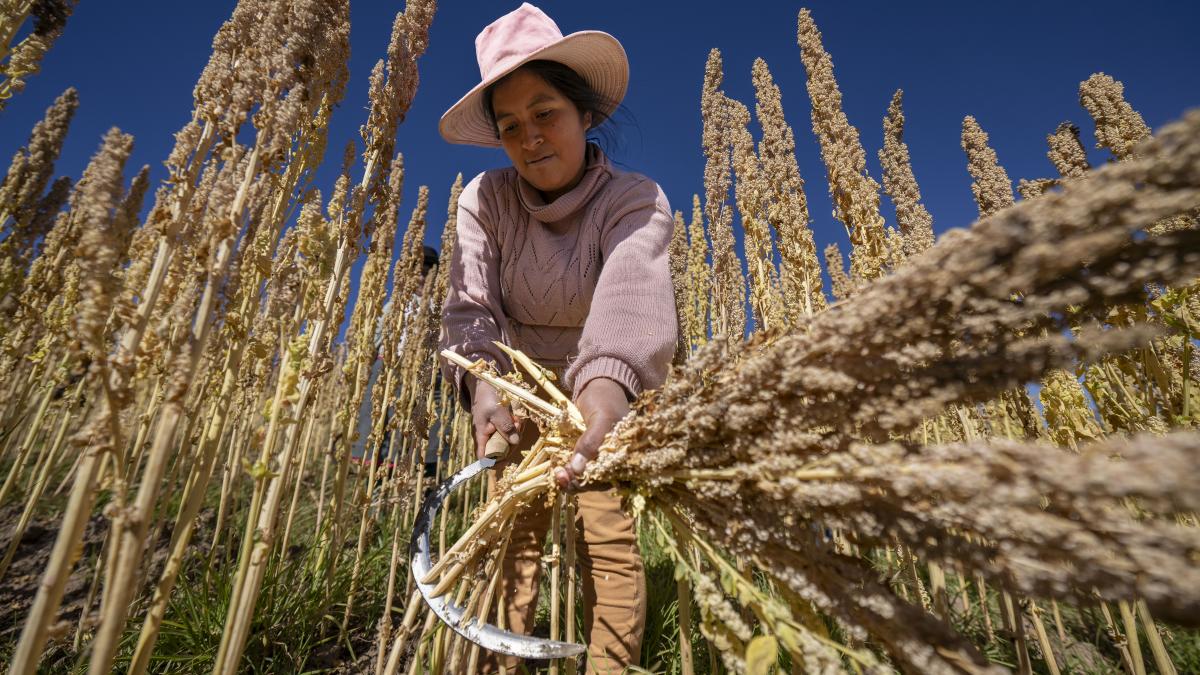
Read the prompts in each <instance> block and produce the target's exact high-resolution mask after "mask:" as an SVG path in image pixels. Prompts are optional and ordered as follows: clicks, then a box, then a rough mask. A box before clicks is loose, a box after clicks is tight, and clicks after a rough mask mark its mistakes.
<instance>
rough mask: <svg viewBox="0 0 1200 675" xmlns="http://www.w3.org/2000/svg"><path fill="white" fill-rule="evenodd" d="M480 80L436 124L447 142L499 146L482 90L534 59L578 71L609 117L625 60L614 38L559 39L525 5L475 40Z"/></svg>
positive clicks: (623, 84)
mask: <svg viewBox="0 0 1200 675" xmlns="http://www.w3.org/2000/svg"><path fill="white" fill-rule="evenodd" d="M475 58H476V60H477V61H479V74H480V76H481V77H482V81H481V82H480V83H479V84H477V85H475V86H474V87H473V88H472V89H471V91H469V92H467V95H466V96H463V97H462V98H460V99H459V100H458V103H455V104H454V105H452V106H450V109H449V110H447V111H446V113H445V114H444V115H442V119H441V121H440V122H439V123H438V131H439V132H440V133H441V134H442V138H444V139H446V140H447V141H449V142H451V143H462V144H467V145H482V146H486V147H492V148H498V147H500V141H499V139H497V138H496V129H495V126H494V125H493V124H492V122H491V121H489V120H488V116H487V112H486V111H485V110H484V109H483V91H484V90H485V89H487V88H488V86H489V85H491V84H493V83H494V82H496V81H497V80H499V79H500V78H502V77H504V76H505V75H508V74H509V73H511V72H513V71H514V70H516V69H517V68H520V67H521V66H523V65H525V64H526V63H529V62H530V61H534V60H537V59H545V60H547V61H557V62H559V63H561V64H563V65H565V66H567V67H569V68H571V69H572V70H574V71H575V72H576V73H579V75H580V76H581V77H583V79H584V80H585V81H587V83H588V84H589V85H590V86H591V87H592V89H594V90H596V92H597V93H598V94H600V96H602V97H603V98H604V100H605V101H606V102H607V104H608V105H607V106H606V107H607V109H606V110H602V111H601V112H603V113H604V115H605V116H606V117H607V116H609V115H611V114H612V113H613V111H614V110H616V109H617V106H618V105H619V104H620V103H621V99H623V98H625V90H626V88H627V87H628V85H629V61H628V59H627V58H626V57H625V49H624V47H622V46H621V43H620V42H617V39H616V38H614V37H613V36H611V35H609V34H608V33H605V32H602V31H598V30H584V31H579V32H578V33H571V34H570V35H567V36H565V37H564V36H563V34H562V31H561V30H559V28H558V25H557V24H556V23H554V20H553V19H551V18H550V17H548V16H546V13H545V12H543V11H542V10H540V9H538V8H537V7H534V6H533V5H531V4H529V3H528V2H526V3H524V4H522V5H521V6H520V7H518V8H517V9H515V10H513V11H512V12H509V13H508V14H505V15H504V16H502V17H500V18H499V19H496V20H495V21H494V22H492V24H491V25H489V26H488V27H487V28H484V29H483V31H482V32H480V33H479V35H477V36H475Z"/></svg>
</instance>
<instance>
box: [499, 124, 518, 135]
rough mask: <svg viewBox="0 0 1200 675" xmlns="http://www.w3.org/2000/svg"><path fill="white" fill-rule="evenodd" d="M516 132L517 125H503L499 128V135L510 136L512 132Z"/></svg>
mask: <svg viewBox="0 0 1200 675" xmlns="http://www.w3.org/2000/svg"><path fill="white" fill-rule="evenodd" d="M516 130H517V125H515V124H505V125H504V126H502V127H500V133H502V134H505V135H508V134H511V133H512V132H514V131H516Z"/></svg>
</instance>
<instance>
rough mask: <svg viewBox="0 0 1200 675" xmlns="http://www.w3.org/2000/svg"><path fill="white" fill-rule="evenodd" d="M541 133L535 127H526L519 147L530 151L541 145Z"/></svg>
mask: <svg viewBox="0 0 1200 675" xmlns="http://www.w3.org/2000/svg"><path fill="white" fill-rule="evenodd" d="M542 140H543V138H542V131H541V129H539V128H538V127H536V126H532V125H531V126H529V127H526V131H525V136H524V138H522V139H521V147H523V148H525V149H526V150H532V149H534V148H536V147H537V146H539V145H541V144H542Z"/></svg>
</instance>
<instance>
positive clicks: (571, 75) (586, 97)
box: [483, 59, 624, 154]
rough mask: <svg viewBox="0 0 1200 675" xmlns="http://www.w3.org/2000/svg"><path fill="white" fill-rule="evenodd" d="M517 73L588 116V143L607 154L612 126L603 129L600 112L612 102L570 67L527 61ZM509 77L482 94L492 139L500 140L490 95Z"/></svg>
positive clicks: (604, 115)
mask: <svg viewBox="0 0 1200 675" xmlns="http://www.w3.org/2000/svg"><path fill="white" fill-rule="evenodd" d="M517 70H528V71H529V72H531V73H533V74H534V75H537V76H538V77H540V78H542V79H543V80H545V81H546V84H549V85H550V86H551V87H554V88H555V89H557V90H558V92H559V93H560V94H562V95H563V96H564V97H566V98H567V99H568V100H569V101H571V103H574V104H575V107H576V108H578V109H579V114H580V115H582V114H584V113H587V112H590V113H592V126H591V127H590V128H589V129H588V140H590V141H595V142H598V143H599V144H600V146H601V147H602V148H604V151H605V154H608V147H606V146H608V145H610V144H611V143H612V142H613V141H614V140H615V139H614V137H613V135H612V127H613V124H612V123H610V124H608V125H605V124H604V123H605V122H607V121H609V119H610V118H611V116H610V115H608V114H606V113H605V112H604V111H605V110H608V109H610V108H612V107H613V105H612V103H613V102H612V101H610V100H608V98H607V97H605V96H604V95H603V94H601V93H600V92H598V91H596V90H595V89H593V88H592V86H591V85H590V84H588V82H587V80H585V79H583V77H582V76H581V75H580V74H579V73H577V72H575V71H574V70H573V69H572V68H571V67H570V66H566V65H564V64H562V63H559V62H558V61H547V60H545V59H537V60H534V61H530V62H529V63H526V64H525V65H523V66H521V67H520V68H518V69H517ZM517 70H514V71H513V72H512V73H509V74H507V75H505V76H504V77H502V78H500V79H499V80H496V81H495V82H493V83H491V84H490V85H488V88H487V89H484V90H483V112H484V114H486V115H487V118H488V121H489V122H491V124H492V133H494V134H495V135H496V138H497V139H498V138H500V130H499V129H497V128H496V111H495V110H494V109H493V108H492V92H493V91H495V89H496V87H497V86H499V85H500V83H502V82H504V81H505V80H507V79H508V78H510V77H512V75H513V73H515V72H517ZM617 109H618V110H621V111H624V106H620V105H618V106H617Z"/></svg>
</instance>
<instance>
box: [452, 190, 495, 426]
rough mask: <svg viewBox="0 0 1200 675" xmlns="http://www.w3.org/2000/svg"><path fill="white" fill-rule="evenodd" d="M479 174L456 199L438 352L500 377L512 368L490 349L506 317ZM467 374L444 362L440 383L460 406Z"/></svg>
mask: <svg viewBox="0 0 1200 675" xmlns="http://www.w3.org/2000/svg"><path fill="white" fill-rule="evenodd" d="M487 180H488V179H487V176H486V174H479V175H478V176H476V177H475V178H474V179H473V180H472V181H471V182H470V183H468V184H467V186H466V187H464V188H463V191H462V194H461V195H460V196H459V198H458V240H457V243H456V244H455V246H454V255H453V256H452V258H451V261H450V265H451V267H450V275H449V288H448V289H447V291H446V301H445V304H444V305H443V307H442V327H441V333H440V335H439V340H438V348H439V351H440V350H441V349H450V350H452V351H455V352H457V353H459V354H461V355H463V356H465V357H466V358H468V359H471V360H472V361H474V360H476V359H480V358H482V359H485V360H487V361H490V362H492V363H494V364H496V367H497V368H499V369H500V371H501V372H507V371H508V370H509V368H510V367H511V366H510V364H509V362H508V357H507V355H505V354H504V352H502V351H501V350H500V349H499V348H497V347H496V345H495V344H493V341H494V340H499V341H502V342H503V341H505V338H504V337H503V336H504V334H506V333H507V328H508V317H507V316H506V315H505V312H504V305H503V304H502V302H501V299H500V244H499V241H498V240H497V236H496V230H495V227H496V222H497V216H496V208H495V204H494V203H492V199H493V198H492V195H491V191H490V190H488V189H487V187H486V186H484V185H483V184H484V183H485V181H487ZM466 375H467V372H466V371H465V370H463V369H462V368H459V367H458V366H456V365H454V364H451V363H449V362H447V361H445V360H444V359H442V378H443V381H445V382H452V383H454V387H455V390H456V391H457V392H458V398H459V401H460V402H461V403H462V404H463V406H464V407H467V408H469V407H470V397H469V392H468V391H467V390H466V389H465V388H464V386H463V385H464V380H465V378H466Z"/></svg>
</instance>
